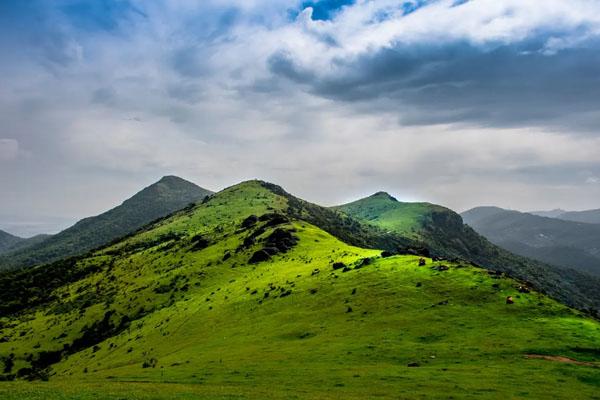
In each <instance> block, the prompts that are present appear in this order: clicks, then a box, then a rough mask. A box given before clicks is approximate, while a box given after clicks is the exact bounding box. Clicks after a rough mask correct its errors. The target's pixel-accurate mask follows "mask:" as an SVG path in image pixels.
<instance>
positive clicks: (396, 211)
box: [335, 193, 600, 314]
mask: <svg viewBox="0 0 600 400" xmlns="http://www.w3.org/2000/svg"><path fill="white" fill-rule="evenodd" d="M335 209H336V210H339V211H341V212H344V213H346V214H348V215H350V216H352V217H355V218H358V219H359V220H361V221H365V222H368V223H369V224H372V225H374V226H378V227H383V228H385V229H389V230H390V231H392V232H395V233H397V234H399V235H402V236H405V237H409V238H412V239H413V240H416V241H420V242H421V243H422V245H423V246H424V247H426V248H429V249H431V250H432V251H433V253H434V254H436V255H441V256H443V257H448V258H462V259H467V260H469V261H472V262H475V263H477V264H479V265H483V266H486V267H487V268H492V269H497V270H500V271H503V272H506V273H509V274H510V275H511V276H515V277H518V278H520V279H523V280H526V281H528V282H531V283H532V284H533V285H535V287H537V288H539V289H540V290H543V291H545V292H547V293H548V294H550V295H552V296H553V297H554V298H556V299H559V300H560V301H562V302H564V303H566V304H569V305H571V306H573V307H577V308H579V309H585V310H589V311H590V312H592V313H596V314H597V313H599V312H600V278H599V277H597V276H591V275H590V274H587V273H584V272H580V271H576V270H573V269H566V268H558V267H555V266H551V265H548V264H544V263H542V262H540V261H537V260H532V259H528V258H525V257H522V256H517V255H515V254H513V253H510V252H509V251H507V250H504V249H502V248H500V247H498V246H496V245H494V244H492V243H491V242H489V241H488V240H487V239H485V238H484V237H483V236H481V235H479V234H478V233H477V232H475V231H474V230H473V229H472V228H471V227H469V226H467V225H464V224H463V221H462V219H461V217H460V215H458V214H456V213H455V212H453V211H452V210H449V209H447V208H445V207H441V206H437V205H433V204H429V203H402V202H398V201H397V200H396V199H394V198H393V197H391V196H390V195H388V194H387V193H377V194H375V195H373V196H370V197H367V198H364V199H361V200H358V201H355V202H353V203H349V204H345V205H342V206H338V207H335ZM497 210H499V209H497V208H494V207H488V208H485V207H484V208H482V209H481V210H480V211H481V212H486V213H490V214H491V213H495V212H497Z"/></svg>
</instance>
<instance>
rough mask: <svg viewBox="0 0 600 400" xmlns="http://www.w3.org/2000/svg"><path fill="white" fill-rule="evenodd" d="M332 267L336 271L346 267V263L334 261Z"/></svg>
mask: <svg viewBox="0 0 600 400" xmlns="http://www.w3.org/2000/svg"><path fill="white" fill-rule="evenodd" d="M331 267H332V268H333V270H334V271H336V270H338V269H342V268H346V264H344V263H343V262H334V263H333V265H332V266H331Z"/></svg>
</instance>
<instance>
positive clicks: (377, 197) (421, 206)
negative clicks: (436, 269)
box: [335, 192, 448, 239]
mask: <svg viewBox="0 0 600 400" xmlns="http://www.w3.org/2000/svg"><path fill="white" fill-rule="evenodd" d="M335 208H336V209H338V210H340V211H343V212H345V213H347V214H348V215H351V216H354V217H355V218H359V219H361V220H365V221H369V222H370V223H372V224H375V225H377V226H380V227H382V228H384V229H387V230H390V231H394V232H397V233H401V234H403V235H406V236H408V237H411V238H413V239H423V236H422V231H423V229H422V228H423V225H426V224H427V223H428V222H431V215H432V213H434V212H439V213H443V212H446V211H448V209H446V208H444V207H442V206H438V205H435V204H431V203H404V202H399V201H397V200H396V199H395V198H393V197H392V196H390V195H389V194H387V193H384V192H379V193H375V194H374V195H373V196H370V197H367V198H365V199H361V200H357V201H354V202H352V203H349V204H345V205H343V206H339V207H335Z"/></svg>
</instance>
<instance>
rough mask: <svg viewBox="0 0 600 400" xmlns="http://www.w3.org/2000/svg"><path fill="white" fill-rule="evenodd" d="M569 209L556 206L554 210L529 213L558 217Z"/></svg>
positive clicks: (530, 212)
mask: <svg viewBox="0 0 600 400" xmlns="http://www.w3.org/2000/svg"><path fill="white" fill-rule="evenodd" d="M566 212H567V211H565V210H563V209H561V208H555V209H554V210H549V211H529V212H528V213H529V214H533V215H537V216H540V217H548V218H558V217H559V216H560V215H562V214H564V213H566Z"/></svg>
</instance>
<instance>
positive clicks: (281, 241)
mask: <svg viewBox="0 0 600 400" xmlns="http://www.w3.org/2000/svg"><path fill="white" fill-rule="evenodd" d="M296 243H298V237H297V236H295V235H294V234H292V232H291V231H289V230H285V229H281V228H277V229H275V230H274V231H273V233H271V234H270V235H269V236H268V237H267V240H266V241H265V244H266V245H267V246H268V247H274V248H276V249H278V250H279V251H280V252H282V253H283V252H286V251H288V250H290V249H291V248H292V247H294V246H295V245H296Z"/></svg>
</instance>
